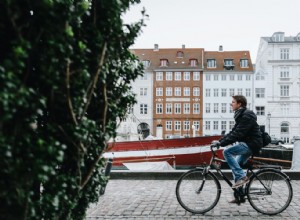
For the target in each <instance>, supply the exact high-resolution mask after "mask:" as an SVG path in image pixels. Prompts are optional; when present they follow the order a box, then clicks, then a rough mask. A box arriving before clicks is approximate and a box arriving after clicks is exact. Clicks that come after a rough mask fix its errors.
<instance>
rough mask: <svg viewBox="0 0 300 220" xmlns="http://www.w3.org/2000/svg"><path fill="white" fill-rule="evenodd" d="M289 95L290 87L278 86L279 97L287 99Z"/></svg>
mask: <svg viewBox="0 0 300 220" xmlns="http://www.w3.org/2000/svg"><path fill="white" fill-rule="evenodd" d="M289 94H290V86H288V85H281V86H280V96H282V97H287V96H289Z"/></svg>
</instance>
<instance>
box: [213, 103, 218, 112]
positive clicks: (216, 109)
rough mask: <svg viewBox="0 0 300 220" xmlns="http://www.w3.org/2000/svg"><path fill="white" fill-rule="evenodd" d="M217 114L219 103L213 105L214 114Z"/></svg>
mask: <svg viewBox="0 0 300 220" xmlns="http://www.w3.org/2000/svg"><path fill="white" fill-rule="evenodd" d="M218 112H219V103H214V113H218Z"/></svg>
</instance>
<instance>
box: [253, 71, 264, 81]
mask: <svg viewBox="0 0 300 220" xmlns="http://www.w3.org/2000/svg"><path fill="white" fill-rule="evenodd" d="M255 80H257V81H260V80H265V75H264V74H263V73H261V72H258V73H256V75H255Z"/></svg>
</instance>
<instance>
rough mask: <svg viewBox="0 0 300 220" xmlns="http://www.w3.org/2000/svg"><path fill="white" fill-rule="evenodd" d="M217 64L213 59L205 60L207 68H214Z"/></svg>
mask: <svg viewBox="0 0 300 220" xmlns="http://www.w3.org/2000/svg"><path fill="white" fill-rule="evenodd" d="M216 67H217V62H216V60H215V59H207V68H216Z"/></svg>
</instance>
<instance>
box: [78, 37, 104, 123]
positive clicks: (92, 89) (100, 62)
mask: <svg viewBox="0 0 300 220" xmlns="http://www.w3.org/2000/svg"><path fill="white" fill-rule="evenodd" d="M106 47H107V43H106V42H105V43H104V45H103V48H102V52H101V56H100V59H99V64H98V68H97V72H96V74H95V77H94V78H93V81H92V82H91V84H92V87H90V86H89V88H90V89H88V90H87V91H86V95H85V97H87V102H86V104H85V106H84V108H83V111H82V113H81V116H80V119H79V121H81V120H82V118H83V116H84V114H85V113H86V111H87V109H88V107H89V105H90V102H91V99H92V96H93V93H94V90H95V88H96V85H97V82H98V78H99V75H100V72H101V67H102V65H103V62H104V57H105V53H106ZM88 92H89V94H88Z"/></svg>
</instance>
